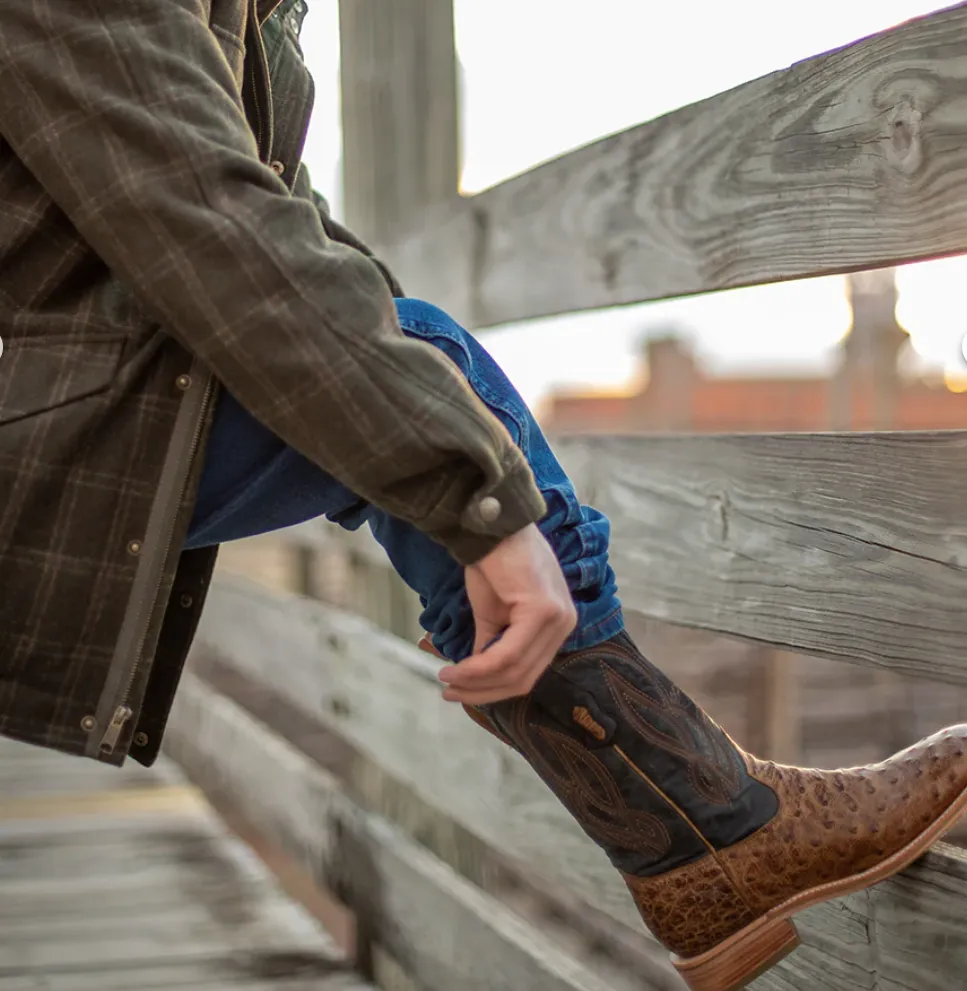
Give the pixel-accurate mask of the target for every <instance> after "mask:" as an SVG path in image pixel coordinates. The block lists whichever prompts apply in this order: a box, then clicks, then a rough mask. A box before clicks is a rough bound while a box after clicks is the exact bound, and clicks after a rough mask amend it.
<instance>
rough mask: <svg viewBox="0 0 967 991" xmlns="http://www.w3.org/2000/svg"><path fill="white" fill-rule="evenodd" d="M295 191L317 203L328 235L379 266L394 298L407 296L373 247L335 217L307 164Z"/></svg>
mask: <svg viewBox="0 0 967 991" xmlns="http://www.w3.org/2000/svg"><path fill="white" fill-rule="evenodd" d="M293 192H294V193H295V195H296V196H305V197H307V198H308V199H311V200H312V202H313V203H314V204H315V205H316V210H317V211H318V212H319V220H320V221H321V222H322V229H323V230H324V231H325V232H326V235H327V236H328V237H330V238H331V239H332V240H333V241H337V242H338V243H339V244H348V245H349V246H350V247H351V248H355V249H356V250H357V251H360V252H362V253H363V254H364V255H365V256H366V257H367V258H368V259H369V260H370V261H371V262H372V263H373V264H374V265H376V266H377V267H378V268H379V270H380V272H381V273H382V275H383V278H384V279H385V280H386V285H387V286H388V287H389V291H390V293H391V294H392V296H393V298H394V299H403V298H404V297H405V296H406V293H405V292H403V287H402V286H401V285H400V284H399V282H397V281H396V276H395V275H393V273H392V272H391V271H390V270H389V268H388V267H387V266H386V264H385V263H384V262H382V261H380V259H379V258H377V257H376V255H374V254H373V252H372V249H371V248H369V247H368V246H367V245H366V244H365V243H364V242H363V241H361V240H360V239H359V238H358V237H356V235H355V234H353V232H352V231H350V230H349V229H348V228H346V227H344V226H343V225H342V224H341V223H339V221H338V220H335V219H334V218H333V216H332V211H331V210H330V208H329V201H328V200H327V199H326V198H325V196H323V195H322V193H320V192H318V191H317V190H316V189H314V188H313V186H312V180H311V179H310V178H309V170H308V169H307V168H306V166H305V165H302V166H300V168H299V175H298V178H297V179H296V183H295V189H294V190H293Z"/></svg>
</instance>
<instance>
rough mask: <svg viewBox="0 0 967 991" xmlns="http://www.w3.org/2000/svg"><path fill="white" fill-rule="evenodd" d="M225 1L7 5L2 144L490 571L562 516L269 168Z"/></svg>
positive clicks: (300, 446) (266, 405)
mask: <svg viewBox="0 0 967 991" xmlns="http://www.w3.org/2000/svg"><path fill="white" fill-rule="evenodd" d="M206 6H207V5H205V4H201V3H198V2H195V0H165V2H159V0H4V2H3V4H2V11H0V135H2V139H3V140H5V141H6V142H7V143H8V144H9V145H10V147H11V148H12V149H13V152H14V153H15V154H16V156H17V157H18V158H19V159H20V160H21V161H22V162H23V163H24V164H25V165H26V166H27V168H29V169H30V170H31V172H32V173H33V174H34V175H35V176H36V178H37V179H38V181H39V182H40V183H41V184H42V185H43V186H44V187H45V188H46V190H47V192H48V193H49V195H50V196H51V198H52V199H53V200H54V201H55V203H56V204H57V205H58V206H59V207H60V209H62V210H63V211H64V212H65V213H66V215H67V216H68V217H69V218H70V220H71V222H72V223H73V224H74V226H75V227H76V228H77V230H78V232H79V233H80V235H81V236H82V237H83V238H84V239H85V240H86V241H87V243H89V244H90V245H91V247H92V248H93V250H94V251H96V252H97V254H98V255H99V256H100V257H101V258H102V259H103V260H104V261H105V263H106V264H107V265H109V266H110V267H111V268H112V270H113V271H114V272H115V273H116V275H117V276H118V278H119V279H120V280H121V281H123V282H125V283H126V284H127V285H128V286H129V287H130V288H131V289H132V290H133V291H134V292H135V294H136V295H137V296H138V297H139V299H140V300H141V302H142V304H143V305H144V306H145V307H146V308H147V309H148V310H150V311H151V312H153V314H154V315H155V316H156V317H157V318H158V319H159V320H160V321H161V323H162V325H163V326H164V327H165V328H166V330H167V331H168V332H169V333H170V334H171V335H172V336H174V337H175V338H177V339H178V340H180V341H181V343H182V344H183V345H184V346H185V347H186V348H188V349H189V350H190V351H192V352H194V353H195V354H196V355H198V356H199V357H200V358H201V359H202V360H203V361H204V362H205V363H206V364H207V365H208V367H210V368H211V370H212V371H213V372H214V374H215V375H216V376H217V377H218V379H219V380H220V381H221V382H222V383H224V385H225V387H226V388H227V389H228V390H229V391H230V392H231V393H232V394H233V395H234V396H235V397H236V398H237V399H238V400H239V402H241V403H242V404H243V405H244V406H245V407H246V408H247V409H249V410H250V411H251V412H252V413H253V415H255V416H256V417H257V418H258V419H259V420H260V421H261V422H262V423H263V424H264V425H265V426H267V427H268V428H269V429H271V430H272V431H274V432H275V433H276V434H277V435H278V436H279V437H280V438H282V439H283V440H284V441H286V443H288V444H289V445H291V446H292V447H294V448H296V449H297V450H299V451H300V452H302V453H303V454H304V455H305V456H306V457H308V458H309V459H310V460H312V461H314V462H315V463H317V464H318V465H320V466H321V467H322V468H324V469H325V470H326V471H328V472H329V473H330V474H332V475H333V476H335V477H336V478H338V479H339V480H340V481H341V482H343V483H344V484H345V485H347V486H348V487H349V488H351V489H352V490H353V491H355V492H357V493H358V494H359V495H361V496H362V497H363V498H365V499H367V500H369V501H371V502H372V503H374V504H375V505H377V506H380V507H381V508H383V509H385V510H386V511H387V512H389V513H391V514H393V515H395V516H398V517H400V518H402V519H405V520H408V521H409V522H411V523H413V524H414V525H415V526H417V527H418V528H420V529H421V530H423V531H424V532H426V533H427V534H429V535H430V536H431V537H433V538H434V539H436V540H438V541H439V542H441V543H442V544H444V545H445V546H446V547H447V548H448V549H449V550H450V552H451V553H452V554H453V555H454V557H456V558H457V560H459V561H461V562H462V563H465V564H467V563H472V562H473V561H475V560H477V559H478V558H480V557H481V556H483V555H484V554H485V553H487V551H489V550H490V549H492V548H493V547H494V546H495V545H496V543H497V542H499V540H500V539H502V538H503V537H504V536H507V535H508V534H510V533H513V532H515V531H517V530H518V529H520V528H521V527H523V526H525V525H526V524H527V523H529V522H533V521H536V520H537V519H539V518H540V516H541V515H542V514H543V512H544V510H545V506H544V502H543V498H542V497H541V495H540V493H539V491H538V490H537V488H536V485H535V483H534V479H533V475H532V473H531V471H530V468H529V466H528V465H527V463H526V461H525V460H524V459H523V456H522V455H521V453H520V451H519V450H518V449H517V448H516V446H515V445H514V443H513V441H512V440H511V438H510V435H509V434H508V433H507V432H506V430H505V429H504V428H503V426H502V425H501V424H500V422H499V421H498V420H497V419H496V418H495V417H494V416H492V415H491V414H490V412H489V411H488V410H487V409H486V407H485V406H484V405H483V404H482V403H481V402H480V401H479V400H478V399H477V397H476V396H475V395H474V394H473V393H472V391H471V390H470V388H469V387H468V386H467V384H466V382H465V380H464V379H463V378H462V376H461V375H460V374H459V372H458V370H457V369H456V367H455V366H454V365H453V364H452V363H451V362H450V361H449V360H448V359H447V358H446V357H445V356H444V355H442V354H441V353H440V352H438V351H437V350H436V349H435V348H433V347H432V346H429V345H426V344H424V343H423V342H420V341H415V340H411V339H408V338H407V337H405V336H404V335H403V333H402V331H401V330H400V328H399V324H398V322H397V320H396V314H395V309H394V306H393V303H392V298H391V295H390V292H389V291H388V289H387V286H386V283H385V281H384V278H383V276H382V274H381V273H380V270H379V269H378V268H377V266H376V265H375V264H374V263H373V262H372V261H371V260H370V259H369V258H367V257H366V256H365V255H364V254H362V253H361V252H360V251H358V250H355V249H354V248H352V247H349V246H345V245H341V244H338V243H336V242H334V241H332V240H331V239H330V238H329V237H327V235H326V233H325V230H324V228H323V224H322V220H321V217H320V213H319V211H318V210H317V208H316V206H315V205H314V204H313V203H312V202H310V201H308V200H306V199H301V198H299V197H294V196H290V195H289V193H288V190H287V189H286V188H285V186H284V184H283V183H282V182H281V180H279V179H278V178H277V177H276V176H275V175H274V174H273V172H272V171H271V170H270V169H269V168H267V167H265V166H264V165H263V164H262V163H261V162H260V161H259V157H258V149H257V148H256V145H255V142H254V138H253V136H252V133H251V131H250V129H249V127H248V124H247V122H246V119H245V115H244V112H243V109H242V106H241V100H240V97H239V94H238V88H237V86H236V84H235V80H234V78H233V76H232V73H231V70H230V68H229V65H228V62H227V61H226V59H225V57H224V56H223V54H222V51H221V49H220V48H219V46H218V43H217V42H216V40H215V37H214V35H213V34H212V32H211V30H210V29H209V27H208V24H207V23H206V21H205V19H204V17H205V8H206ZM0 160H2V155H0ZM486 496H493V497H494V498H496V499H497V500H498V502H499V505H500V507H502V508H501V511H500V512H499V514H497V518H496V520H492V521H490V520H488V519H485V516H486V517H489V516H492V515H493V513H492V512H491V513H483V512H481V509H480V504H481V501H482V500H483V499H484V497H486ZM485 508H489V509H491V510H492V509H493V508H495V507H494V506H493V504H492V503H491V504H489V506H485Z"/></svg>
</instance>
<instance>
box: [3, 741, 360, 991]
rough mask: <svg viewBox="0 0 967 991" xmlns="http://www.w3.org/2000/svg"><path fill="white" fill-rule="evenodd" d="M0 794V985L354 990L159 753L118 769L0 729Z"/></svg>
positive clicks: (334, 958)
mask: <svg viewBox="0 0 967 991" xmlns="http://www.w3.org/2000/svg"><path fill="white" fill-rule="evenodd" d="M112 784H114V785H115V787H111V785H112ZM117 786H120V787H117ZM85 787H86V788H89V789H90V790H88V791H85V790H84V788H85ZM0 794H2V796H3V797H2V799H0V991H7V989H9V991H18V989H23V991H29V989H33V988H38V989H43V991H53V989H63V991H68V989H70V991H82V989H83V988H86V987H91V988H93V987H95V986H96V987H98V988H105V989H111V988H116V989H118V991H120V988H127V987H133V986H137V987H153V988H158V989H159V991H162V989H164V988H168V987H171V988H175V987H183V988H194V989H195V991H202V989H204V988H209V989H211V991H219V989H223V988H224V989H227V988H233V989H235V988H248V989H250V991H269V989H270V988H272V987H277V988H279V989H280V991H281V989H286V988H288V989H289V991H306V989H307V987H308V986H312V987H318V988H320V989H326V991H339V989H344V991H350V989H355V991H362V988H363V985H362V983H361V982H360V981H359V980H358V979H357V978H356V977H354V976H352V975H351V974H349V973H348V971H347V963H346V960H345V957H344V956H343V955H341V954H340V953H339V951H338V948H337V947H336V945H335V944H334V942H333V941H332V939H331V938H330V937H329V936H328V934H327V933H325V932H324V930H322V929H321V928H320V927H319V925H318V924H317V923H316V922H315V920H313V919H312V918H310V917H309V915H308V914H307V913H306V912H305V911H304V910H303V909H302V908H301V907H299V906H297V905H296V904H295V903H294V902H293V901H291V900H290V899H289V898H287V897H286V896H285V895H284V894H283V892H282V890H281V888H280V886H279V885H278V884H277V883H274V882H273V881H272V879H271V878H270V877H269V875H268V872H267V870H266V868H265V867H264V865H262V864H261V862H260V861H259V860H258V859H257V858H256V856H255V855H254V854H253V853H252V852H251V851H249V850H248V849H247V848H245V847H244V846H243V845H242V844H241V843H239V842H238V841H237V840H233V839H232V838H231V837H230V836H229V835H228V833H227V832H226V830H225V828H224V826H222V825H221V824H220V823H219V821H218V820H217V818H216V817H215V815H214V813H213V812H212V810H211V807H210V806H208V805H207V803H205V802H204V800H203V798H202V796H201V795H200V793H199V792H198V791H197V790H196V789H193V788H189V787H188V785H187V783H186V782H185V779H184V776H183V775H181V774H180V773H179V772H177V771H176V770H175V769H174V767H173V765H171V764H170V763H169V762H167V761H163V762H161V763H159V765H158V766H156V767H155V768H152V769H150V770H146V769H143V768H140V769H138V770H136V771H135V770H134V769H133V768H124V769H120V770H119V769H116V768H110V767H106V766H103V765H96V764H93V763H92V762H89V761H82V760H79V759H77V758H71V757H66V756H64V755H61V754H56V753H54V752H52V751H45V750H40V749H36V748H29V747H24V746H22V745H18V744H15V743H13V742H11V741H8V740H4V741H2V742H0ZM135 975H137V976H135Z"/></svg>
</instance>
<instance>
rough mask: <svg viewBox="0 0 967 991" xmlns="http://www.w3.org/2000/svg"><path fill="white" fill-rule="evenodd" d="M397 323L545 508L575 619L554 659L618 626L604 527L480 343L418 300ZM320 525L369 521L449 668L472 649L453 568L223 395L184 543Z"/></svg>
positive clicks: (419, 536)
mask: <svg viewBox="0 0 967 991" xmlns="http://www.w3.org/2000/svg"><path fill="white" fill-rule="evenodd" d="M397 310H398V313H399V318H400V326H401V327H402V329H403V332H404V333H405V334H407V335H408V336H410V337H418V338H420V339H421V340H424V341H426V342H427V343H429V344H431V345H433V346H434V347H437V348H439V349H440V350H441V351H443V352H444V353H445V354H447V355H448V356H449V357H450V358H451V360H452V361H454V362H455V364H456V365H457V366H458V367H459V368H460V370H461V372H462V373H463V374H464V376H465V377H466V379H467V381H468V383H469V384H470V386H471V388H472V389H473V390H474V392H475V393H476V394H477V395H478V396H479V397H480V398H481V399H482V400H483V402H484V403H485V404H486V405H487V406H488V407H489V408H490V410H491V411H492V412H493V413H494V414H495V415H496V416H497V417H499V418H500V420H501V421H502V422H503V423H504V425H505V426H506V427H507V429H508V430H509V431H510V434H511V436H512V437H513V439H514V441H515V442H516V443H517V445H518V446H519V447H520V448H521V450H522V451H523V453H524V455H525V456H526V457H527V459H528V462H529V463H530V465H531V468H532V469H533V471H534V476H535V478H536V480H537V484H538V487H539V488H540V490H541V492H542V493H543V494H544V498H545V500H546V501H547V507H548V511H547V514H546V516H545V517H544V519H543V520H542V521H541V523H540V529H541V531H542V532H543V533H544V535H545V536H546V537H547V539H548V541H549V543H550V544H551V546H552V547H553V548H554V551H555V553H556V555H557V557H558V560H559V561H560V562H561V566H562V569H563V571H564V576H565V578H566V580H567V583H568V586H569V588H570V590H571V594H572V597H573V599H574V602H575V605H576V607H577V611H578V624H577V626H576V628H575V632H574V633H573V634H572V636H571V637H570V638H569V640H568V641H567V643H566V644H565V648H564V649H565V650H577V649H580V648H582V647H588V646H593V645H594V644H596V643H601V642H602V641H604V640H606V639H608V638H609V637H611V636H613V635H614V634H615V633H617V632H619V631H620V630H621V629H622V628H623V619H622V615H621V607H620V604H619V602H618V598H617V589H616V584H615V577H614V572H613V571H612V569H611V567H610V565H609V564H608V540H609V535H610V527H609V524H608V521H607V519H606V518H605V517H604V516H603V515H602V514H601V513H599V512H597V511H596V510H594V509H591V508H590V507H587V506H582V505H581V504H580V503H579V501H578V499H577V496H576V494H575V492H574V488H573V486H572V485H571V483H570V481H569V479H568V478H567V475H566V474H565V473H564V470H563V468H561V466H560V464H559V463H558V461H557V459H556V458H555V457H554V455H553V454H552V453H551V449H550V447H549V446H548V444H547V441H546V439H545V438H544V435H543V434H542V433H541V430H540V428H539V427H538V425H537V423H536V421H535V420H534V418H533V416H532V415H531V413H530V411H529V410H528V408H527V406H526V404H525V403H524V401H523V399H521V397H520V396H519V395H518V393H517V392H516V390H515V389H514V388H513V386H512V385H511V384H510V382H509V381H508V380H507V378H506V376H505V375H504V374H503V372H502V371H501V370H500V368H499V367H498V366H497V364H496V362H495V361H494V360H493V359H492V358H491V357H490V355H489V354H487V352H486V351H485V350H484V349H483V347H481V345H480V344H479V343H478V342H477V341H476V340H475V339H474V338H473V337H472V336H471V335H469V334H468V333H467V332H466V331H465V330H463V328H461V327H460V326H459V325H458V324H457V323H456V322H455V321H454V320H452V319H451V318H450V317H449V316H448V315H447V314H446V313H444V312H443V311H442V310H440V309H438V308H437V307H435V306H431V305H430V304H428V303H424V302H421V301H420V300H413V299H400V300H397ZM318 516H325V517H327V518H328V519H330V520H332V521H334V522H336V523H338V524H339V525H341V526H343V527H345V528H346V529H350V530H355V529H358V528H359V527H360V526H362V525H363V524H364V523H368V524H369V526H370V528H371V530H372V532H373V534H374V536H375V537H376V539H377V540H378V541H379V543H380V544H382V546H383V548H384V549H385V550H386V552H387V554H388V556H389V559H390V561H391V562H392V564H393V566H394V568H395V569H396V571H397V572H398V573H399V574H400V576H401V577H402V578H403V580H404V581H405V582H406V584H407V585H409V586H410V588H412V589H413V590H414V591H415V592H416V593H417V594H418V595H419V596H420V600H421V602H422V604H423V607H424V611H423V614H422V616H421V624H422V626H423V628H424V629H426V630H427V631H428V632H429V633H430V634H431V636H432V638H433V642H434V644H435V646H436V647H437V649H438V650H440V651H441V653H443V654H444V656H446V657H447V658H449V659H450V660H453V661H458V660H461V659H462V658H464V657H466V656H467V655H468V654H470V653H471V652H472V648H473V633H474V631H473V616H472V614H471V611H470V607H469V604H468V602H467V595H466V589H465V587H464V580H463V568H462V567H461V566H460V565H459V564H458V563H457V562H456V561H455V560H454V559H453V558H452V557H451V556H450V555H449V554H448V553H447V551H446V550H445V549H444V548H443V547H441V546H440V545H439V544H437V543H435V542H434V541H432V540H431V539H430V538H429V537H427V536H426V535H425V534H423V533H422V532H421V531H419V530H417V529H416V528H415V527H413V526H412V525H410V524H408V523H405V522H404V521H402V520H399V519H397V518H395V517H393V516H390V515H389V514H388V513H385V512H383V511H382V510H380V509H377V508H376V507H374V506H371V505H370V504H368V503H367V502H365V501H364V500H362V499H361V498H359V497H358V496H357V495H356V494H354V493H353V492H351V491H350V490H349V489H347V488H346V487H345V486H343V485H342V484H340V483H339V482H338V481H336V480H335V479H334V478H332V477H331V476H330V475H328V474H326V473H325V472H323V471H322V470H321V469H320V468H318V467H317V466H316V465H314V464H312V463H311V462H310V461H308V460H307V459H305V458H304V457H302V456H301V455H300V454H298V453H297V452H295V451H293V450H292V449H291V448H288V447H287V446H286V445H285V444H284V443H282V441H280V440H279V439H278V438H276V437H275V436H274V435H273V434H272V433H270V432H269V431H268V430H266V429H265V428H264V427H262V426H261V424H259V423H258V421H256V420H255V419H254V418H253V417H251V416H250V415H249V414H248V413H247V412H246V411H245V410H244V409H242V407H241V406H239V404H238V403H237V402H236V401H235V400H234V399H232V397H231V396H229V395H228V394H223V396H222V399H221V400H220V402H219V407H218V409H217V411H216V414H215V423H214V426H213V429H212V436H211V440H210V442H209V447H208V451H207V454H206V462H205V467H204V470H203V475H202V480H201V487H200V491H199V497H198V502H197V505H196V510H195V517H194V520H193V521H192V525H191V528H190V530H189V537H188V546H189V547H199V546H204V545H207V544H216V543H223V542H225V541H228V540H237V539H240V538H242V537H248V536H254V535H256V534H259V533H266V532H268V531H270V530H276V529H279V528H281V527H286V526H292V525H294V524H296V523H301V522H304V521H306V520H309V519H313V518H315V517H318Z"/></svg>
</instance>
